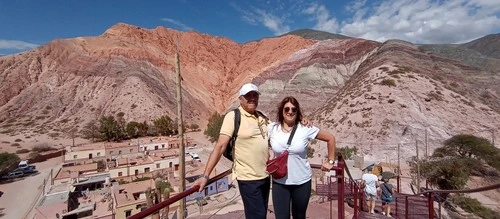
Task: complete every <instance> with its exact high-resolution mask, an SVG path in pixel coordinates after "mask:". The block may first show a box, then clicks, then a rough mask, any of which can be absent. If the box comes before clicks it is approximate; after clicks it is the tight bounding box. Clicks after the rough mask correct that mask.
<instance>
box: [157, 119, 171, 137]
mask: <svg viewBox="0 0 500 219" xmlns="http://www.w3.org/2000/svg"><path fill="white" fill-rule="evenodd" d="M153 124H154V126H155V127H156V130H157V132H158V133H159V134H160V135H163V136H169V135H172V134H174V133H175V128H174V127H175V124H174V122H173V121H172V119H171V118H170V117H168V116H167V115H165V116H162V117H160V118H159V119H156V120H154V121H153Z"/></svg>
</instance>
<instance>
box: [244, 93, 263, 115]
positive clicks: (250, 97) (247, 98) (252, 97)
mask: <svg viewBox="0 0 500 219" xmlns="http://www.w3.org/2000/svg"><path fill="white" fill-rule="evenodd" d="M240 105H241V107H243V109H244V110H245V111H247V112H249V113H254V112H255V110H257V106H258V105H259V93H257V92H255V91H250V92H248V93H247V94H245V95H243V96H240Z"/></svg>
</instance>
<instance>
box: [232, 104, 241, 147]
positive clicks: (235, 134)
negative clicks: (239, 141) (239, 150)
mask: <svg viewBox="0 0 500 219" xmlns="http://www.w3.org/2000/svg"><path fill="white" fill-rule="evenodd" d="M233 112H234V131H233V136H232V137H231V138H234V140H236V138H237V137H238V131H239V130H240V122H241V113H240V109H238V108H236V109H233Z"/></svg>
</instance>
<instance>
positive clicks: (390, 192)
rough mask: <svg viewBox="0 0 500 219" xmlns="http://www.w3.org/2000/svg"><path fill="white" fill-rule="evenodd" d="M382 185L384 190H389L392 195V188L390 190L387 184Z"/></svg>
mask: <svg viewBox="0 0 500 219" xmlns="http://www.w3.org/2000/svg"><path fill="white" fill-rule="evenodd" d="M382 185H384V187H385V190H387V191H388V192H389V194H391V195H392V190H391V189H389V188H387V185H386V184H385V183H383V184H382Z"/></svg>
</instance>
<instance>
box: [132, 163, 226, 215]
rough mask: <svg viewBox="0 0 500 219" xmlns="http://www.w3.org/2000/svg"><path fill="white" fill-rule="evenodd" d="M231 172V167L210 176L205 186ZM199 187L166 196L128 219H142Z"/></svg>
mask: <svg viewBox="0 0 500 219" xmlns="http://www.w3.org/2000/svg"><path fill="white" fill-rule="evenodd" d="M232 172H233V171H232V169H229V170H226V171H225V172H223V173H221V174H219V175H217V176H215V177H213V178H211V179H210V180H208V182H207V186H208V185H210V184H212V183H214V182H216V181H217V180H219V179H222V178H223V177H225V176H227V175H229V174H231V173H232ZM199 189H200V186H199V185H196V186H193V187H191V188H190V189H188V190H186V191H184V192H180V193H178V194H176V195H174V196H173V197H170V198H168V199H167V200H165V201H162V202H160V203H158V204H155V205H153V206H151V207H149V208H147V209H145V210H143V211H141V212H139V213H137V214H134V215H132V216H130V217H128V219H142V218H145V217H147V216H149V215H152V214H153V213H155V212H158V211H160V210H161V209H163V208H165V207H168V206H169V205H171V204H173V203H174V202H176V201H179V200H181V199H182V198H184V197H186V196H188V195H191V194H193V193H195V192H196V191H198V190H199Z"/></svg>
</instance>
